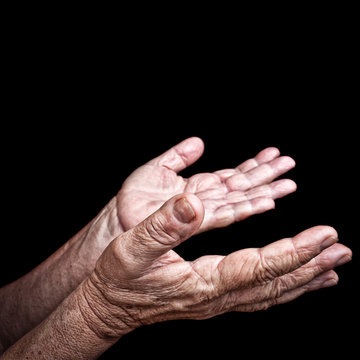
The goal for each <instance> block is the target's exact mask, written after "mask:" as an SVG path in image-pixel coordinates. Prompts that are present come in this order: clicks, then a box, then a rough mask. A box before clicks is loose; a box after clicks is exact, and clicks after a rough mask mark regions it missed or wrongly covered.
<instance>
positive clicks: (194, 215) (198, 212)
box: [119, 194, 204, 270]
mask: <svg viewBox="0 0 360 360" xmlns="http://www.w3.org/2000/svg"><path fill="white" fill-rule="evenodd" d="M203 218H204V207H203V204H202V202H201V200H200V199H199V198H198V197H197V196H196V195H194V194H181V195H176V196H174V197H173V198H171V199H170V200H168V201H167V202H166V203H165V204H164V205H163V206H162V207H161V208H160V209H159V210H157V211H156V212H155V213H153V214H152V215H150V216H149V217H148V218H146V219H145V220H144V221H143V222H141V223H139V224H138V225H137V226H135V227H134V228H132V229H131V230H129V231H127V232H126V233H125V234H123V235H126V236H125V237H124V236H122V238H121V248H122V251H123V252H124V253H123V254H122V257H123V256H126V257H127V258H128V260H130V261H131V264H132V265H133V266H134V265H135V267H136V268H137V269H139V270H145V269H146V268H147V267H149V266H150V265H151V264H152V263H153V262H154V261H156V260H157V259H158V258H159V257H160V256H161V255H163V254H165V253H167V252H168V251H169V250H171V249H173V248H174V247H176V246H177V245H179V244H180V243H182V242H183V241H185V240H187V239H188V238H189V237H191V236H192V235H193V234H194V233H195V232H196V231H197V230H198V229H199V227H200V225H201V223H202V221H203ZM119 240H120V239H119ZM133 270H134V269H133Z"/></svg>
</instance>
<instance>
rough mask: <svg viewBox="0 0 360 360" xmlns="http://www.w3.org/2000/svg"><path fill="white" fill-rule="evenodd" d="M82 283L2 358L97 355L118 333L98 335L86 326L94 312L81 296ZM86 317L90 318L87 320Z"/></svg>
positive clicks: (92, 320) (65, 358)
mask: <svg viewBox="0 0 360 360" xmlns="http://www.w3.org/2000/svg"><path fill="white" fill-rule="evenodd" d="M83 290H84V289H83V284H80V286H79V287H78V288H77V289H76V290H75V291H74V292H73V293H72V294H71V295H69V296H68V297H67V298H66V299H65V300H64V301H63V302H62V303H61V304H60V305H59V306H58V308H57V309H56V310H55V311H54V312H53V313H52V314H51V315H50V316H49V317H48V318H46V319H45V320H44V321H43V322H42V323H41V324H40V325H38V326H37V327H36V328H34V329H33V330H32V331H30V332H29V333H27V334H26V335H25V336H24V337H22V338H21V339H20V340H19V341H18V342H16V343H15V344H13V345H12V346H11V347H10V348H9V349H8V350H7V351H6V352H5V353H4V354H3V357H2V359H3V360H7V359H35V358H36V359H54V360H56V359H61V360H69V359H76V360H78V359H79V360H80V359H86V360H89V359H97V358H98V357H99V356H100V355H101V354H102V353H103V352H104V351H105V350H106V349H108V348H109V347H110V346H112V345H113V344H114V343H115V342H116V341H118V340H119V338H120V337H121V336H120V335H119V336H117V337H111V338H106V337H101V336H99V335H98V334H97V333H96V332H94V330H93V329H92V328H91V326H89V323H88V322H89V321H90V322H91V323H93V324H95V323H96V322H97V321H98V319H94V317H96V316H95V314H94V313H93V312H92V310H91V308H90V307H89V304H88V300H87V299H86V297H84V293H83ZM89 319H90V320H89Z"/></svg>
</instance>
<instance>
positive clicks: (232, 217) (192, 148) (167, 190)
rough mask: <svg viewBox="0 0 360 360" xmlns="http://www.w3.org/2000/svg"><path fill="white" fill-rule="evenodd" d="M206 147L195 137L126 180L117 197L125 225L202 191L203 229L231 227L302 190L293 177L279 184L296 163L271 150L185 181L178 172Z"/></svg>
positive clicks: (201, 229) (198, 194) (126, 228)
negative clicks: (177, 198) (173, 199)
mask: <svg viewBox="0 0 360 360" xmlns="http://www.w3.org/2000/svg"><path fill="white" fill-rule="evenodd" d="M203 150H204V145H203V142H202V140H201V139H199V138H195V137H194V138H189V139H186V140H184V141H183V142H181V143H180V144H178V145H176V146H174V147H173V148H171V149H170V150H168V151H166V152H165V153H164V154H162V155H160V156H159V157H157V158H155V159H153V160H151V161H149V162H148V163H147V164H145V165H143V166H141V167H140V168H138V169H137V170H136V171H134V172H133V173H132V174H131V175H130V176H129V177H128V179H127V180H126V181H125V182H124V184H123V186H122V188H121V190H120V191H119V193H118V195H117V197H116V199H117V208H116V209H117V214H118V219H119V221H120V225H121V227H122V228H123V229H124V230H129V229H131V228H132V227H134V226H135V225H137V224H138V223H139V222H141V221H143V220H144V219H145V218H146V217H147V216H149V215H150V214H152V213H153V212H154V211H156V210H157V209H158V208H159V207H160V206H162V205H163V204H164V202H165V201H167V200H168V199H170V198H171V197H173V196H175V195H177V194H183V193H193V194H196V195H197V196H198V197H199V199H201V200H202V203H203V205H204V208H205V217H204V221H203V222H202V223H201V226H200V228H199V229H198V232H202V231H205V230H209V229H213V228H217V227H223V226H227V225H229V224H231V223H233V222H236V221H240V220H243V219H245V218H247V217H249V216H251V215H254V214H259V213H261V212H264V211H267V210H269V209H272V208H273V207H274V199H277V198H280V197H283V196H285V195H287V194H289V193H291V192H293V191H295V190H296V184H295V183H294V182H293V181H292V180H288V179H283V180H279V181H275V182H273V180H274V179H276V178H277V177H278V176H280V175H282V174H284V173H285V172H287V171H288V170H290V169H292V168H293V167H294V166H295V162H294V160H293V159H291V158H289V157H287V156H281V157H279V155H280V153H279V150H278V149H276V148H267V149H265V150H263V151H261V152H260V153H259V154H258V155H256V156H255V158H253V159H250V160H247V161H245V162H244V163H242V164H241V165H239V166H237V167H235V168H234V169H224V170H219V171H215V172H214V173H202V174H196V175H193V176H191V177H190V178H188V179H185V178H183V177H181V176H180V175H178V172H180V171H181V170H183V169H185V168H186V167H188V166H189V165H191V164H193V163H194V162H195V161H197V160H198V159H199V158H200V156H201V155H202V153H203Z"/></svg>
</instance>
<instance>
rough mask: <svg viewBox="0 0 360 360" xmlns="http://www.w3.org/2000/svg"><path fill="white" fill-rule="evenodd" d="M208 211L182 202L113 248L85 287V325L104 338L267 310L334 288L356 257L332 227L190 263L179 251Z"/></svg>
mask: <svg viewBox="0 0 360 360" xmlns="http://www.w3.org/2000/svg"><path fill="white" fill-rule="evenodd" d="M204 212H205V209H204V206H203V203H202V201H201V200H200V199H199V198H198V197H196V196H195V195H193V194H183V195H177V196H175V197H174V198H172V199H170V200H169V201H167V202H166V203H165V204H164V205H163V206H162V207H161V208H160V209H159V210H158V211H157V212H155V213H154V214H152V215H151V216H150V217H148V218H147V219H146V220H144V221H143V222H142V223H140V224H138V225H137V226H136V227H135V228H133V229H131V230H130V231H128V232H126V233H124V234H122V235H120V236H119V237H118V238H116V239H115V240H114V241H113V242H112V243H111V244H110V245H109V246H108V247H107V249H106V250H105V251H104V253H103V255H102V256H101V257H100V259H99V261H98V262H97V265H96V268H95V271H94V272H93V274H92V275H91V276H90V278H89V279H88V281H87V282H86V284H85V287H84V289H85V290H84V296H85V297H86V298H87V303H88V304H96V305H95V308H94V309H93V311H92V313H93V314H94V313H95V314H96V318H95V320H94V318H93V317H91V316H88V317H87V323H88V324H89V326H90V327H91V328H92V329H93V330H94V331H95V332H96V333H98V334H99V336H100V337H105V338H106V337H109V338H111V337H114V338H116V337H118V336H121V335H123V334H125V333H127V332H129V331H131V330H133V329H135V328H137V327H139V326H141V325H144V324H151V323H155V322H159V321H164V320H173V319H184V318H191V319H204V318H208V317H212V316H215V315H218V314H221V313H224V312H228V311H256V310H263V309H266V308H268V307H270V306H272V305H275V304H281V303H284V302H288V301H291V300H293V299H295V298H297V297H298V296H300V295H302V294H303V293H305V292H308V291H312V290H317V289H320V288H322V287H328V286H332V285H335V284H336V283H337V280H338V278H337V275H336V273H335V272H334V270H333V268H334V267H335V266H338V265H341V264H343V263H345V262H347V261H349V260H350V258H351V251H350V249H348V248H347V247H345V246H344V245H341V244H338V243H337V240H338V239H337V233H336V231H335V230H334V229H333V228H331V227H327V226H317V227H314V228H311V229H308V230H306V231H304V232H302V233H300V234H299V235H296V236H295V237H293V238H287V239H283V240H280V241H277V242H275V243H272V244H270V245H268V246H266V247H264V248H261V249H244V250H239V251H237V252H234V253H232V254H229V255H228V256H217V255H213V256H204V257H200V258H199V259H197V260H196V261H193V262H188V261H185V260H184V259H182V258H181V257H180V256H179V255H178V254H176V252H175V251H176V249H174V248H175V247H176V246H177V245H178V244H180V243H181V242H183V241H185V240H186V239H188V238H189V237H191V236H192V235H193V234H195V233H196V232H198V231H199V228H200V227H201V225H202V222H203V219H204ZM172 249H174V250H172Z"/></svg>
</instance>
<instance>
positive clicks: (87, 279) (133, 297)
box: [0, 138, 351, 359]
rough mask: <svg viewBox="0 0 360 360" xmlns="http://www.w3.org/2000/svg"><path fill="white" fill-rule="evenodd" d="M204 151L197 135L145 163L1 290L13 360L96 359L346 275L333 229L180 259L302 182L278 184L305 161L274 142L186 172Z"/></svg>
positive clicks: (344, 253) (5, 340)
mask: <svg viewBox="0 0 360 360" xmlns="http://www.w3.org/2000/svg"><path fill="white" fill-rule="evenodd" d="M202 152H203V143H202V141H201V140H200V139H198V138H190V139H187V140H185V141H184V142H182V143H180V144H178V145H177V146H175V147H174V148H172V149H170V150H169V151H167V152H165V153H164V154H162V155H160V156H159V157H158V158H156V159H153V160H151V161H150V162H149V163H147V164H145V165H144V166H142V167H140V168H139V169H137V170H136V171H135V172H134V173H133V174H131V175H130V176H129V178H128V179H127V180H126V181H125V183H124V184H123V186H122V188H121V190H120V191H119V193H118V194H117V196H116V197H115V198H113V199H112V200H111V201H110V203H109V204H108V205H107V206H106V207H105V209H104V210H103V211H102V212H101V213H100V214H99V215H98V217H97V218H95V219H94V220H93V221H92V222H91V223H90V224H89V225H87V227H85V228H84V229H83V230H82V231H80V233H79V234H77V235H76V236H74V238H73V239H71V240H70V241H69V242H68V243H67V244H66V245H65V246H64V247H63V248H61V249H60V250H59V251H58V252H57V253H55V254H54V255H53V256H52V257H50V258H49V259H48V260H47V261H45V262H44V263H43V264H41V265H40V266H39V267H38V268H37V269H35V270H34V271H33V272H31V273H29V274H27V275H26V276H25V277H24V278H22V279H19V280H18V281H16V282H14V283H13V284H10V285H9V286H8V287H5V288H4V289H1V290H0V300H1V309H0V321H1V323H2V324H4V325H5V326H3V327H2V330H0V340H1V342H2V344H3V347H4V348H6V347H7V346H9V345H10V344H11V343H12V344H13V345H12V346H11V347H10V348H9V349H8V350H7V351H6V352H5V353H4V355H3V358H4V359H13V358H26V356H27V357H28V358H29V359H30V358H33V357H34V358H38V359H41V358H49V357H51V358H53V359H93V358H94V359H95V358H97V357H98V356H99V355H100V354H101V353H102V352H103V351H105V350H106V349H107V348H108V347H109V346H111V345H112V344H114V343H115V342H116V341H117V340H118V339H119V338H120V337H122V336H123V335H124V334H126V333H128V332H129V331H132V330H133V329H135V328H137V327H139V326H142V325H144V324H151V323H154V322H158V321H164V320H169V319H180V318H181V319H182V318H191V319H203V318H208V317H212V316H215V315H218V314H221V313H224V312H228V311H255V310H261V309H266V308H268V307H269V306H272V305H275V304H280V303H283V302H287V301H291V300H293V299H295V298H297V297H298V296H300V295H302V294H303V293H305V292H308V291H312V290H317V289H320V288H322V287H329V286H332V285H335V284H336V283H337V281H338V278H337V275H336V273H335V271H334V270H333V269H334V268H335V267H336V266H338V265H341V264H343V263H345V262H347V261H349V260H350V259H351V250H350V249H348V248H347V247H345V246H344V245H341V244H339V243H337V233H336V231H335V230H334V229H332V228H331V227H327V226H319V227H314V228H311V229H308V230H306V231H304V232H302V233H301V234H299V235H297V236H295V237H293V238H288V239H284V240H280V241H279V242H275V243H272V244H270V245H268V246H266V247H264V248H262V249H244V250H240V251H237V252H235V253H232V254H230V255H228V256H225V257H224V256H216V255H214V256H205V257H201V258H199V259H197V260H196V261H193V262H187V261H185V259H182V258H181V257H180V256H179V255H178V254H177V253H176V249H175V248H176V246H177V245H178V244H180V243H181V242H183V241H185V240H187V239H189V238H190V237H191V236H192V235H194V234H197V233H199V232H204V231H207V230H210V229H213V228H217V227H223V226H227V225H230V224H231V223H233V222H236V221H240V220H243V219H245V218H246V217H249V216H251V215H254V214H257V213H261V212H264V211H267V210H269V209H272V208H273V207H274V200H275V199H277V198H279V197H282V196H285V195H287V194H289V193H291V192H293V191H295V189H296V185H295V184H294V182H292V181H291V180H287V179H283V180H279V181H276V180H275V179H276V178H277V177H278V176H280V175H282V174H284V173H285V172H287V171H288V170H290V169H291V168H292V167H293V166H294V164H295V163H294V161H293V160H292V159H291V158H289V157H282V156H280V154H279V151H278V150H277V149H275V148H268V149H265V150H263V151H261V152H260V153H259V154H258V155H257V156H255V157H254V158H253V159H250V160H247V161H245V162H244V163H242V164H241V165H239V166H237V167H236V168H234V169H226V170H220V171H217V172H215V173H212V174H197V175H194V176H193V177H191V178H189V179H183V178H182V177H181V176H179V175H178V174H177V173H178V172H179V171H181V170H182V169H184V168H185V167H187V166H189V165H190V164H192V163H194V162H195V161H196V160H197V159H198V158H199V157H200V156H201V154H202ZM240 241H241V239H240ZM99 256H100V257H99ZM70 266H72V268H71V269H70ZM59 279H61V281H62V284H61V285H62V286H56V288H55V287H54V282H55V281H56V280H59ZM39 280H40V281H39ZM29 283H31V284H33V286H26V284H29ZM56 284H59V283H58V282H57V283H56ZM19 292H20V294H19ZM69 294H70V295H69ZM22 299H27V300H26V303H24V300H22ZM14 300H16V301H17V308H16V310H14V308H13V305H11V304H13V301H14ZM34 303H35V304H36V303H37V304H38V306H37V307H36V308H34V306H32V305H33V304H34ZM29 304H30V305H29ZM39 304H44V306H43V307H41V306H39ZM28 313H31V314H28ZM14 323H16V324H17V325H16V326H14V325H12V324H14ZM37 324H39V325H38V326H36V325H37ZM31 329H32V330H31ZM80 329H81V331H79V330H80ZM24 333H27V334H26V335H25V336H24V337H22V338H21V339H20V340H18V339H19V337H21V336H22V335H23V334H24ZM7 334H10V336H9V335H7Z"/></svg>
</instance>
